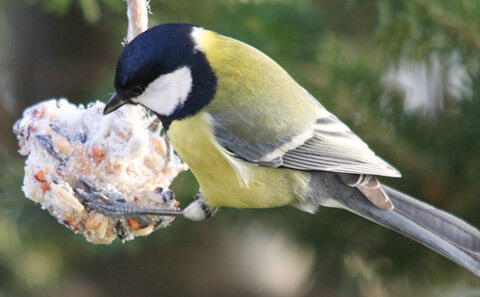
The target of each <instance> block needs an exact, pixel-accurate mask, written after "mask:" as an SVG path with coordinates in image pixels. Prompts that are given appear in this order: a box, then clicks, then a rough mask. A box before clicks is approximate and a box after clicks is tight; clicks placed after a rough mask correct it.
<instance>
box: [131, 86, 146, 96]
mask: <svg viewBox="0 0 480 297" xmlns="http://www.w3.org/2000/svg"><path fill="white" fill-rule="evenodd" d="M143 91H144V88H143V87H141V86H134V87H133V88H131V89H130V93H131V95H132V97H137V96H140V95H142V93H143Z"/></svg>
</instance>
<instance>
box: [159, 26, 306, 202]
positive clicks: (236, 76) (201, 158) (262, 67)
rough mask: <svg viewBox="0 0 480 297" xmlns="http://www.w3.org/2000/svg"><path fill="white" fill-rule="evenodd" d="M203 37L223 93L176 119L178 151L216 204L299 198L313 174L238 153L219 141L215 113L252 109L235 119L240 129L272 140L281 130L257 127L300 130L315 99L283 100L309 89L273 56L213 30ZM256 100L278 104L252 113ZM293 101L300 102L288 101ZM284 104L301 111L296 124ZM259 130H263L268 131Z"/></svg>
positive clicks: (242, 133) (173, 134)
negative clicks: (284, 112)
mask: <svg viewBox="0 0 480 297" xmlns="http://www.w3.org/2000/svg"><path fill="white" fill-rule="evenodd" d="M197 42H198V44H199V46H200V47H201V49H202V50H203V51H204V52H205V53H206V57H207V60H208V62H209V64H210V65H211V67H212V69H213V70H214V72H215V73H216V76H217V79H218V81H217V92H216V94H215V97H214V99H213V100H212V102H211V103H210V104H209V105H208V106H207V107H206V108H204V109H203V110H202V111H201V112H199V113H198V114H196V115H194V116H192V117H188V118H186V119H182V120H177V121H174V122H173V123H172V125H171V126H170V128H169V130H168V136H169V139H170V141H171V143H172V145H173V146H174V148H175V151H176V152H177V153H178V154H179V155H180V157H181V158H182V159H183V161H185V162H186V163H187V164H188V165H189V167H190V169H191V170H192V172H193V174H194V175H195V177H196V178H197V180H198V182H199V184H200V190H201V191H202V194H203V196H204V197H205V200H206V202H207V203H208V204H209V205H210V206H229V207H237V208H267V207H276V206H283V205H288V204H294V203H296V202H297V201H298V200H299V199H301V198H302V196H303V194H304V191H305V190H306V187H307V184H308V181H309V178H310V176H309V174H307V173H305V172H301V171H296V170H290V169H274V168H268V167H263V166H258V165H255V164H252V163H249V162H245V161H242V160H239V159H236V158H235V159H234V158H232V157H231V156H229V154H228V152H226V151H225V150H224V149H222V148H221V146H220V145H219V144H218V143H217V142H216V139H215V136H214V134H213V127H212V126H211V121H210V112H221V111H223V110H227V111H232V110H233V111H235V112H236V114H241V113H242V112H251V114H250V117H249V119H248V122H245V123H235V124H239V125H237V127H238V128H237V129H236V131H235V132H236V133H237V134H238V135H240V136H242V137H243V138H244V139H247V140H248V139H249V138H251V137H256V138H259V137H260V138H265V139H268V138H269V137H274V136H276V135H269V134H265V135H258V134H257V135H255V134H254V133H252V131H253V130H252V129H253V127H262V126H265V125H269V126H270V127H272V126H273V128H274V129H276V130H277V131H280V133H282V131H286V130H288V131H295V130H299V131H300V130H301V129H302V128H303V127H304V125H305V124H306V123H308V119H309V118H311V119H312V120H314V119H315V113H314V103H313V102H312V103H309V101H308V100H305V101H304V102H302V103H304V104H303V105H302V104H300V105H299V104H298V102H295V101H294V100H291V101H290V102H289V101H285V100H282V98H287V97H292V96H298V94H294V93H292V92H297V93H298V92H303V89H302V88H301V87H300V86H298V84H297V83H296V82H295V81H294V80H293V79H291V78H290V76H289V75H288V74H287V73H286V72H285V71H284V70H283V69H282V68H281V67H280V66H278V65H277V64H276V63H275V62H274V61H273V60H271V59H270V58H268V57H267V56H266V55H264V54H263V53H260V52H259V51H258V50H256V49H254V48H253V47H250V46H248V45H246V44H244V43H241V42H239V41H237V40H234V39H231V38H228V37H225V36H221V35H218V34H216V33H214V32H211V31H205V32H203V34H202V36H201V38H200V39H198V40H197ZM269 73H270V74H271V73H276V79H275V80H271V79H270V78H271V75H268V74H269ZM246 80H248V81H246ZM252 100H255V101H261V100H271V101H273V102H269V106H271V107H272V108H273V109H272V108H271V109H270V110H269V112H268V113H262V114H258V116H252V115H254V114H255V110H250V109H251V108H252V107H255V104H251V102H252ZM257 104H258V103H257ZM288 104H292V105H295V106H286V105H288ZM310 104H311V105H310ZM257 106H258V105H257ZM276 109H278V110H276ZM282 109H283V110H291V111H292V112H293V113H298V114H291V117H290V119H295V118H301V119H302V121H298V122H296V123H295V122H292V121H289V120H287V119H282V118H279V117H278V114H281V110H282ZM256 131H258V132H259V133H261V132H262V131H264V130H262V129H256ZM270 131H271V130H270ZM192 132H194V133H192ZM283 134H286V135H288V134H287V133H283Z"/></svg>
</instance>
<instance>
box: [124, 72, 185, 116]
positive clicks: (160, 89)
mask: <svg viewBox="0 0 480 297" xmlns="http://www.w3.org/2000/svg"><path fill="white" fill-rule="evenodd" d="M191 89H192V73H191V71H190V68H189V67H187V66H184V67H181V68H178V69H177V70H175V71H173V72H171V73H168V74H164V75H161V76H159V77H158V78H157V79H156V80H154V81H153V82H151V83H150V84H149V85H148V87H147V88H146V89H145V91H144V92H143V94H142V95H140V96H138V97H136V98H132V101H133V102H134V103H139V104H141V105H143V106H145V107H146V108H148V109H150V110H152V111H153V112H155V113H157V114H160V115H163V116H169V115H171V114H172V113H173V112H174V111H175V109H176V108H177V107H178V106H181V105H183V104H184V103H185V100H187V97H188V94H189V93H190V91H191Z"/></svg>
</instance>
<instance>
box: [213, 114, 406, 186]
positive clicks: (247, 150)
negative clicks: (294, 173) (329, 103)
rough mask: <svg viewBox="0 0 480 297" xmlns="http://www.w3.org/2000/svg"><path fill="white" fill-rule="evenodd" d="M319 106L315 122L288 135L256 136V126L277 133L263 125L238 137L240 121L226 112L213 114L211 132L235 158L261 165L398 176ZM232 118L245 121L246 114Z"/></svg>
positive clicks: (334, 117) (392, 168)
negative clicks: (237, 120)
mask: <svg viewBox="0 0 480 297" xmlns="http://www.w3.org/2000/svg"><path fill="white" fill-rule="evenodd" d="M319 107H320V108H319V111H318V112H317V118H316V120H315V121H312V122H311V123H307V124H306V125H304V126H303V127H302V128H301V129H300V130H297V131H291V132H290V134H287V135H282V136H278V137H260V136H259V137H255V134H256V133H257V131H256V130H257V129H261V130H262V133H259V134H261V135H272V134H275V133H276V130H275V127H269V126H268V125H264V126H262V127H250V128H249V129H250V130H251V131H250V132H249V135H248V140H247V139H246V138H247V137H242V136H241V135H246V133H245V131H240V130H241V129H243V128H242V127H239V125H242V123H241V122H240V123H239V122H235V121H232V120H231V119H230V118H229V116H226V115H225V114H221V115H220V114H212V119H213V126H214V133H215V136H216V139H217V141H218V143H219V144H220V145H221V146H222V147H224V148H225V149H227V150H228V151H229V152H231V153H232V154H233V155H234V156H235V157H237V158H240V159H243V160H246V161H248V162H251V163H255V164H258V165H262V166H268V167H284V168H291V169H298V170H321V171H330V172H337V173H351V174H368V175H381V176H391V177H399V176H400V173H399V172H398V171H397V170H396V169H395V168H394V167H392V166H391V165H390V164H388V163H387V162H385V161H384V160H382V159H381V158H379V157H378V156H376V155H375V153H374V152H373V151H372V150H371V149H370V148H369V147H368V146H367V144H366V143H365V142H363V141H362V140H361V139H360V138H359V137H358V136H356V135H355V134H354V133H353V132H352V131H351V130H350V129H349V128H348V127H347V126H346V125H345V124H343V123H342V122H341V121H340V120H339V119H338V118H337V117H336V116H334V115H333V114H331V113H330V112H328V111H327V110H326V109H324V108H323V107H321V106H320V105H319ZM232 117H236V118H241V119H247V120H246V121H248V117H249V115H248V114H243V115H242V116H241V117H240V116H236V115H235V116H233V115H232ZM242 121H243V120H242ZM265 130H271V131H270V132H271V133H268V132H269V131H267V133H265ZM237 131H239V132H237Z"/></svg>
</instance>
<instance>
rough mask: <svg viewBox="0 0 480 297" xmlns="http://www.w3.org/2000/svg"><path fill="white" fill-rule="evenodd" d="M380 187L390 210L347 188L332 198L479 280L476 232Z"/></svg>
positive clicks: (479, 243) (478, 237) (479, 237)
mask: <svg viewBox="0 0 480 297" xmlns="http://www.w3.org/2000/svg"><path fill="white" fill-rule="evenodd" d="M329 183H330V184H331V183H332V181H331V180H330V181H329ZM382 187H383V190H384V191H385V193H387V195H388V196H389V198H390V199H391V200H392V202H393V205H394V209H393V210H382V209H379V208H378V207H376V206H374V205H373V204H372V203H371V202H370V201H368V200H367V199H366V198H365V197H364V196H363V195H362V193H361V192H360V191H358V190H356V189H354V188H349V187H348V186H340V187H339V186H338V184H336V190H335V191H334V192H335V195H334V196H335V199H336V201H337V202H338V203H340V204H341V205H342V206H343V207H345V208H346V209H348V210H350V211H352V212H354V213H356V214H358V215H360V216H363V217H365V218H367V219H369V220H372V221H374V222H376V223H378V224H380V225H383V226H385V227H387V228H389V229H392V230H394V231H396V232H398V233H400V234H403V235H405V236H407V237H409V238H411V239H414V240H416V241H418V242H419V243H421V244H423V245H425V246H427V247H429V248H430V249H432V250H434V251H436V252H437V253H439V254H442V255H444V256H445V257H447V258H448V259H450V260H452V261H454V262H456V263H458V264H460V265H461V266H463V267H465V268H467V269H468V270H470V271H472V272H473V273H474V274H476V275H477V276H480V231H479V230H478V229H476V228H475V227H473V226H471V225H469V224H468V223H466V222H465V221H463V220H461V219H459V218H457V217H455V216H453V215H451V214H449V213H447V212H445V211H442V210H439V209H437V208H435V207H433V206H431V205H429V204H427V203H424V202H421V201H419V200H416V199H415V198H413V197H410V196H408V195H405V194H403V193H401V192H399V191H397V190H394V189H392V188H390V187H387V186H384V185H382Z"/></svg>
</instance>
